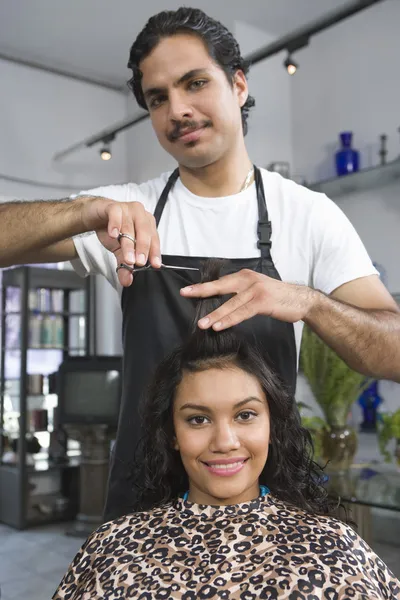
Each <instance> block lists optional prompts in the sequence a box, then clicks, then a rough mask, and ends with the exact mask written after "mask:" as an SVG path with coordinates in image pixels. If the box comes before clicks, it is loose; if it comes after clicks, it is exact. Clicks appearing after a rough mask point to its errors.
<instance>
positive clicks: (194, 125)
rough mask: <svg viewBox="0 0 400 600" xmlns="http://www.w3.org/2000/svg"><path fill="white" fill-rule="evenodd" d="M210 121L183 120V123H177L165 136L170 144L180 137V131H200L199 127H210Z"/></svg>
mask: <svg viewBox="0 0 400 600" xmlns="http://www.w3.org/2000/svg"><path fill="white" fill-rule="evenodd" d="M211 126H212V122H211V121H209V120H208V121H191V120H189V119H185V120H184V121H179V122H178V121H177V122H176V123H175V125H174V128H173V130H172V131H171V132H170V133H168V134H167V139H168V141H170V142H175V141H176V140H177V139H178V138H179V137H180V135H181V133H182V130H183V131H186V129H187V130H188V131H192V130H194V129H200V128H201V127H211Z"/></svg>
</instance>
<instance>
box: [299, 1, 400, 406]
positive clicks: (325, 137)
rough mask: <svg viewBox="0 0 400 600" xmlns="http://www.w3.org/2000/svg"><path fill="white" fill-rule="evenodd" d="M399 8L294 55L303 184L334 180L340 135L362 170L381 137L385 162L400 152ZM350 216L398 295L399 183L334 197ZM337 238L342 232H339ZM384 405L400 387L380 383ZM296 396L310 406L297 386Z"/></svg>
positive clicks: (387, 6) (351, 22)
mask: <svg viewBox="0 0 400 600" xmlns="http://www.w3.org/2000/svg"><path fill="white" fill-rule="evenodd" d="M399 24H400V3H399V2H398V1H397V0H386V1H385V2H382V3H380V4H378V5H376V6H374V7H372V8H370V9H367V10H365V11H364V12H361V13H359V14H358V15H356V16H354V17H352V18H351V19H348V20H347V21H345V22H343V23H341V24H339V25H337V26H335V27H333V28H331V29H329V30H327V31H325V32H323V33H322V34H320V35H318V36H315V37H314V38H312V39H311V43H310V45H309V47H308V48H306V49H304V50H302V51H301V52H299V53H298V56H297V55H296V58H298V62H299V64H300V68H299V70H298V72H297V74H296V76H295V77H292V78H291V85H292V87H291V101H292V107H293V113H292V115H293V162H294V168H295V170H296V172H297V173H300V174H302V175H304V176H305V177H306V179H307V180H308V181H316V180H320V179H326V178H329V177H332V176H335V168H334V153H335V151H336V149H337V148H338V143H337V139H338V134H339V132H340V131H343V130H351V131H353V132H354V135H355V140H354V141H355V144H354V146H355V147H357V148H358V149H359V150H360V151H361V166H362V168H367V167H370V166H373V165H376V164H378V163H379V156H378V150H379V135H380V134H382V133H386V134H388V135H389V139H388V150H389V154H388V157H387V159H388V160H392V159H394V158H396V157H397V156H399V155H400V136H399V133H398V131H397V128H398V127H399V125H400V114H399V101H400V80H399V77H398V64H397V63H398V56H399V54H400V36H399ZM334 200H335V201H336V202H337V203H338V205H339V206H340V207H341V209H342V210H343V211H344V212H345V213H346V215H347V216H348V217H349V218H350V220H351V222H352V223H353V225H354V226H355V228H356V229H357V231H358V233H359V235H360V236H361V239H362V240H363V242H364V244H365V246H366V248H367V250H368V252H369V254H370V256H371V258H372V260H373V261H374V262H377V263H379V264H381V265H383V266H384V267H385V269H386V272H387V286H388V289H389V291H391V292H392V293H398V292H400V262H399V258H398V257H399V253H400V242H399V231H400V183H397V184H392V185H388V186H386V187H384V188H381V189H374V190H370V191H368V192H363V193H360V194H351V195H348V196H346V197H340V198H334ZM338 235H340V232H338ZM380 391H381V394H382V395H383V397H384V399H385V401H386V404H387V407H388V408H389V409H393V408H396V407H399V406H400V386H399V385H398V384H395V383H391V382H381V384H380ZM298 395H299V397H300V396H301V397H302V399H303V400H304V401H307V400H306V398H307V390H305V388H304V386H303V385H302V383H301V381H300V385H299V392H298Z"/></svg>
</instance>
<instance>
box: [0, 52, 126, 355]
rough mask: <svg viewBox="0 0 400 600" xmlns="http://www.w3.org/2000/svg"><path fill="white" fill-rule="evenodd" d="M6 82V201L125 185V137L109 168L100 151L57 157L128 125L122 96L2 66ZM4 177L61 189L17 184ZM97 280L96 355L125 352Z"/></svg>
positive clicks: (108, 297)
mask: <svg viewBox="0 0 400 600" xmlns="http://www.w3.org/2000/svg"><path fill="white" fill-rule="evenodd" d="M0 81H1V94H0V135H1V144H0V200H5V199H9V200H10V199H12V198H18V199H41V198H62V197H66V196H69V195H70V194H72V193H74V192H79V191H80V190H82V189H87V188H90V187H93V186H98V185H106V184H108V183H119V182H124V181H126V180H127V152H126V134H123V135H119V136H118V138H117V139H116V140H115V142H114V143H113V145H112V154H113V156H112V159H111V160H110V161H108V162H104V161H102V160H101V159H100V157H99V147H98V146H96V147H94V148H91V149H84V150H81V151H79V152H77V153H74V154H73V155H72V156H71V157H67V158H66V159H65V160H63V161H61V162H54V161H53V156H54V154H55V153H56V152H58V151H61V150H64V149H66V148H68V147H69V146H71V145H73V144H75V143H77V142H79V141H81V140H83V139H84V138H85V137H87V136H90V135H93V134H94V133H96V132H98V131H101V130H102V129H103V128H105V127H108V126H109V125H110V124H112V123H114V122H116V121H119V120H122V119H124V118H125V117H126V96H125V95H124V94H122V93H119V92H114V91H111V90H108V89H104V88H101V87H99V86H95V85H91V84H87V83H84V82H80V81H75V80H72V79H68V78H65V77H59V76H56V75H53V74H49V73H46V72H43V71H38V70H35V69H30V68H27V67H23V66H19V65H15V64H12V63H9V62H5V61H1V60H0ZM1 175H6V176H10V177H17V178H22V179H31V180H35V181H40V182H44V183H46V182H47V183H50V184H53V185H54V186H55V187H53V188H52V187H50V186H40V185H39V186H35V185H28V184H23V183H13V182H10V181H7V180H4V179H2V178H1ZM97 279H98V281H97V323H98V328H97V332H98V335H97V340H98V344H97V351H98V352H99V353H101V354H114V353H119V352H120V350H121V315H120V308H119V305H118V298H117V294H116V293H115V291H114V290H113V289H112V288H111V286H110V285H109V284H108V283H107V282H106V281H105V280H103V279H102V278H100V277H99V278H97Z"/></svg>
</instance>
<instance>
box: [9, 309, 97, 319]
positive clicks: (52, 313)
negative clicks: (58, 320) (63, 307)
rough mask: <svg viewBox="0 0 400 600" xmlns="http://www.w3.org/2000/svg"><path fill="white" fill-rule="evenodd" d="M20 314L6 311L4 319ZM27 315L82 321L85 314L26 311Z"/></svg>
mask: <svg viewBox="0 0 400 600" xmlns="http://www.w3.org/2000/svg"><path fill="white" fill-rule="evenodd" d="M21 314H22V313H21V311H16V310H8V311H6V312H5V315H4V316H5V317H8V316H10V315H17V316H20V315H21ZM28 314H29V315H30V316H32V317H39V316H40V317H42V316H43V317H83V318H84V319H85V318H86V314H85V313H82V312H56V311H47V312H46V311H41V310H30V311H28Z"/></svg>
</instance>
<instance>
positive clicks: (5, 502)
mask: <svg viewBox="0 0 400 600" xmlns="http://www.w3.org/2000/svg"><path fill="white" fill-rule="evenodd" d="M13 288H16V290H14V291H16V295H17V297H18V304H19V306H15V302H14V303H13V304H14V305H13V306H9V305H10V302H9V294H10V290H11V291H13V290H12V289H13ZM40 291H46V292H48V294H49V295H51V294H53V293H54V294H58V299H59V303H58V304H59V306H57V309H54V308H53V307H48V306H47V307H45V309H44V310H40V307H39V308H35V309H34V310H32V308H31V307H30V298H31V296H30V294H35V293H36V292H37V293H38V294H39V293H40ZM77 295H78V296H79V298H78V300H79V301H80V302H79V308H78V310H77V309H76V306H75V307H74V306H72V304H73V303H72V300H73V299H75V300H76V297H77ZM92 301H93V299H92V283H91V278H90V277H87V278H81V277H79V276H78V275H77V274H76V273H75V272H74V271H69V270H55V269H48V268H43V267H31V266H21V267H16V268H12V269H7V270H4V271H3V272H2V284H1V342H0V348H1V363H0V364H1V366H0V428H1V432H2V433H3V434H4V436H6V435H7V436H8V437H10V436H12V437H13V438H14V440H17V441H16V444H17V449H16V461H15V462H14V463H13V464H9V463H6V462H4V461H3V457H4V456H5V455H4V451H5V448H4V441H5V439H6V438H5V437H3V436H0V459H1V460H0V522H3V523H5V524H7V525H10V526H12V527H15V528H17V529H25V528H26V527H29V526H33V525H35V524H39V523H44V522H52V521H60V520H64V519H72V518H74V516H75V514H76V510H77V507H78V504H79V490H78V487H79V486H78V482H79V456H76V454H77V453H76V452H73V453H72V454H74V455H73V456H72V455H71V453H69V455H68V454H67V455H66V457H65V458H66V459H65V460H64V461H63V462H56V461H55V460H52V456H51V455H50V456H49V453H48V452H44V453H43V454H42V452H41V453H39V454H37V455H33V456H34V457H35V458H34V464H33V465H32V464H29V463H27V457H28V452H27V449H28V448H27V446H28V437H27V436H29V435H34V434H38V435H40V434H41V433H42V434H43V435H44V436H45V437H46V434H47V435H48V439H50V435H51V432H52V430H53V419H48V415H49V414H52V412H51V409H49V408H48V406H49V405H47V404H46V402H47V400H48V399H49V398H51V399H52V402H53V404H52V406H53V408H54V407H55V406H56V405H57V396H56V394H55V393H54V392H53V391H51V390H50V391H49V390H48V389H47V390H46V389H44V390H43V389H42V390H40V393H38V392H36V390H35V392H36V393H33V392H32V389H31V385H32V380H33V379H34V378H35V377H36V378H41V377H42V378H43V381H45V382H47V386H48V383H49V380H48V379H47V376H48V375H50V373H51V371H49V370H48V369H49V368H51V367H49V364H53V363H54V361H56V364H58V363H59V362H61V361H63V360H65V359H66V358H68V357H69V356H74V355H81V356H82V355H83V356H86V355H89V354H90V350H91V348H90V342H91V331H92V328H91V323H90V314H91V310H90V307H91V304H92ZM35 317H37V318H38V319H39V320H41V319H43V320H44V319H46V318H48V319H58V321H57V326H58V330H57V332H58V335H59V336H60V340H61V339H62V343H61V342H59V343H52V342H51V341H50V342H49V341H48V340H47V341H46V343H45V344H43V345H40V344H37V343H36V344H31V337H32V330H31V328H32V318H35ZM10 318H11V319H17V321H14V323H13V327H14V330H15V329H17V330H18V332H17V333H19V335H18V336H15V335H14V336H13V338H14V339H13V340H12V343H10V341H9V339H8V332H9V331H10V326H9V324H8V323H7V319H10ZM80 320H83V321H80ZM43 322H44V321H40V323H41V324H42V325H43ZM48 323H49V321H48ZM82 323H83V327H81V328H80V330H79V331H83V332H84V333H83V334H82V335H81V336H80V339H79V345H78V343H77V342H76V337H77V335H75V333H74V327H73V325H77V324H79V326H81V325H82ZM42 325H41V326H42ZM52 326H54V321H52ZM50 331H53V330H52V329H50ZM55 335H56V334H55ZM74 335H75V338H74ZM82 336H83V339H82ZM72 340H74V343H71V341H72ZM81 342H82V343H81ZM32 346H35V347H32ZM10 353H11V355H10ZM41 353H42V354H41ZM10 356H11V358H12V359H13V361H14V362H13V363H12V364H13V365H14V370H15V371H16V372H15V373H13V375H12V376H10V374H9V373H8V372H7V364H8V357H10ZM55 356H56V358H55ZM49 357H50V358H51V360H50V363H49V362H47V361H49ZM30 362H32V363H34V364H35V365H36V367H35V374H31V373H30V369H29V366H30ZM41 363H42V364H43V371H42V373H43V375H40V374H38V371H37V369H38V365H39V368H40V367H41ZM57 368H58V367H57V366H56V367H55V368H54V371H56V370H57ZM39 381H41V380H40V379H39ZM34 383H35V382H34ZM36 385H37V381H36ZM45 387H46V384H45ZM10 405H12V408H11V410H10ZM32 407H35V408H32ZM38 407H39V408H38ZM34 411H37V412H42V413H46V416H45V419H44V423H43V424H42V423H41V422H39V425H37V427H34V426H32V422H33V419H32V414H33V412H34ZM39 416H43V415H39ZM10 420H11V422H12V424H13V428H12V430H10V426H9V423H10ZM10 431H11V432H10Z"/></svg>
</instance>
